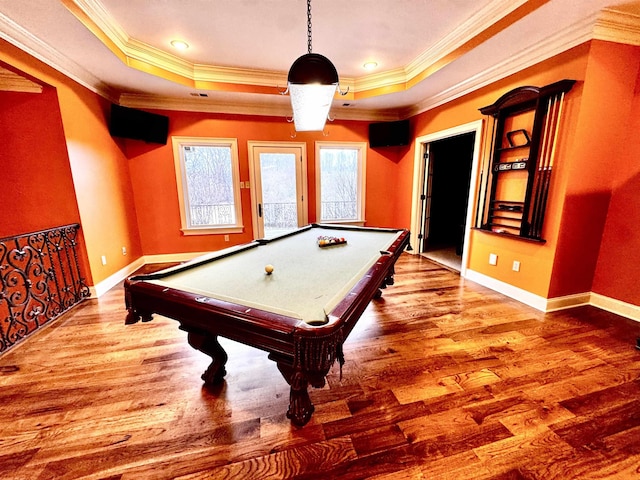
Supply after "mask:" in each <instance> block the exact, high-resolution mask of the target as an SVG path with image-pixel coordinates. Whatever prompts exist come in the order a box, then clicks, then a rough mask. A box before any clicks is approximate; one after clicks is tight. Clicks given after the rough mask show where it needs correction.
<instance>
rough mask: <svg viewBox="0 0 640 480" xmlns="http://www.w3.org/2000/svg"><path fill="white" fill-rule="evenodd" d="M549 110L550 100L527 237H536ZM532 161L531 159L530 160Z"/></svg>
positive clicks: (539, 154) (535, 175)
mask: <svg viewBox="0 0 640 480" xmlns="http://www.w3.org/2000/svg"><path fill="white" fill-rule="evenodd" d="M550 110H551V98H550V99H549V102H548V105H547V115H546V116H545V118H544V127H543V128H542V145H541V147H540V151H539V152H538V158H537V159H535V160H536V161H537V165H536V172H535V174H534V189H533V195H532V196H531V198H532V199H533V206H532V207H533V209H532V211H531V212H530V214H529V218H530V219H531V222H530V224H529V235H530V236H533V237H535V236H536V230H537V229H536V219H537V218H538V211H539V209H540V197H541V192H542V183H543V175H544V166H545V164H546V162H547V152H548V148H549V147H548V144H549V131H550V127H549V125H550V122H551V120H550V113H549V112H550ZM532 161H533V159H532Z"/></svg>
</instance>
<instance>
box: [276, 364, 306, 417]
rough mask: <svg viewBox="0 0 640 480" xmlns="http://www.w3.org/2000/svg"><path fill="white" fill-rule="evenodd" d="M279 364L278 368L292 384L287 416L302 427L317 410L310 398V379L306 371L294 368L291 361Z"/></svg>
mask: <svg viewBox="0 0 640 480" xmlns="http://www.w3.org/2000/svg"><path fill="white" fill-rule="evenodd" d="M277 365H278V370H280V373H282V376H283V377H284V379H285V380H286V381H287V383H288V384H289V385H290V386H291V390H290V393H289V409H288V410H287V418H290V419H291V421H292V422H293V423H294V424H295V425H297V426H299V427H302V426H303V425H305V424H306V423H307V422H308V421H309V419H310V418H311V415H313V411H314V410H315V407H314V406H313V403H311V399H310V398H309V391H308V387H309V380H308V379H307V376H306V375H305V374H304V372H302V371H301V370H298V369H294V368H293V367H292V366H291V365H290V364H289V363H283V362H277Z"/></svg>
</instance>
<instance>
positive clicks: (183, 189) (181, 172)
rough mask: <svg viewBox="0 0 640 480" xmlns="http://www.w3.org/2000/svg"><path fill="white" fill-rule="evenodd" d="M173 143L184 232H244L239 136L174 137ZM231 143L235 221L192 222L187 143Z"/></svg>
mask: <svg viewBox="0 0 640 480" xmlns="http://www.w3.org/2000/svg"><path fill="white" fill-rule="evenodd" d="M171 142H172V144H173V160H174V166H175V172H176V186H177V188H178V204H179V207H180V224H181V228H180V230H181V231H182V233H183V235H211V234H224V233H242V232H243V231H244V225H243V222H242V199H241V195H240V160H239V156H238V139H236V138H209V137H171ZM212 146H215V147H229V149H230V150H231V176H232V183H233V185H232V186H233V202H234V207H235V208H234V210H235V215H236V223H235V224H226V225H219V226H212V225H207V226H203V227H199V226H192V225H191V224H190V218H189V217H190V216H189V211H188V208H189V201H188V199H187V197H186V195H187V179H186V176H185V169H184V155H183V151H184V150H183V147H212Z"/></svg>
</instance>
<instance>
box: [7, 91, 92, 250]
mask: <svg viewBox="0 0 640 480" xmlns="http://www.w3.org/2000/svg"><path fill="white" fill-rule="evenodd" d="M0 105H1V108H0V145H1V146H2V156H1V158H2V160H1V161H0V168H1V171H2V173H1V174H0V191H1V192H2V206H1V207H0V209H1V210H2V215H1V216H0V238H3V237H8V236H13V235H19V234H23V233H29V232H34V231H38V230H44V229H47V228H52V227H58V226H61V225H67V224H72V223H80V213H79V212H78V206H77V204H76V199H75V198H76V194H75V190H74V186H73V181H72V178H71V168H70V166H69V156H68V155H67V149H66V145H65V139H64V132H63V130H62V119H61V117H60V109H59V108H58V97H57V95H56V90H55V89H54V88H51V87H45V88H44V89H43V92H42V93H40V94H38V93H16V92H1V91H0Z"/></svg>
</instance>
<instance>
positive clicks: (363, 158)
mask: <svg viewBox="0 0 640 480" xmlns="http://www.w3.org/2000/svg"><path fill="white" fill-rule="evenodd" d="M322 149H335V150H344V149H350V150H357V152H358V172H357V175H358V179H357V182H358V185H357V188H358V190H357V193H358V198H357V206H356V209H357V215H358V218H356V219H354V220H350V219H345V220H329V221H323V220H322V217H321V215H322V182H321V170H320V153H321V150H322ZM315 157H316V158H315V163H316V221H317V222H318V223H335V224H345V225H360V226H363V225H364V224H365V223H366V219H365V199H366V193H367V191H366V185H367V142H315Z"/></svg>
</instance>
